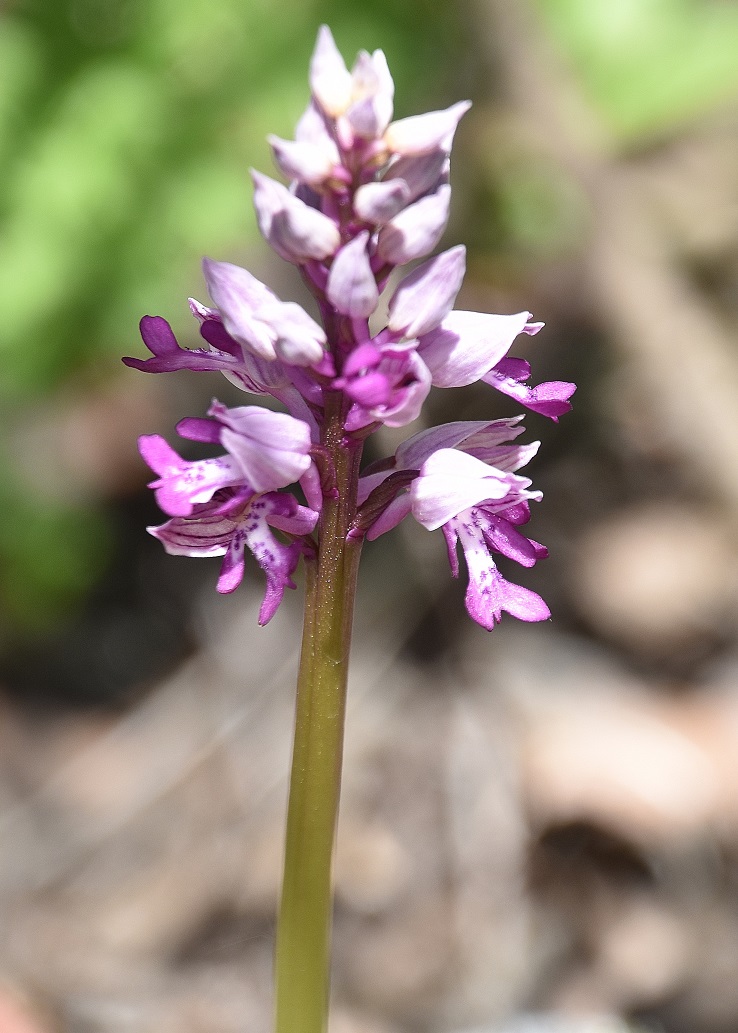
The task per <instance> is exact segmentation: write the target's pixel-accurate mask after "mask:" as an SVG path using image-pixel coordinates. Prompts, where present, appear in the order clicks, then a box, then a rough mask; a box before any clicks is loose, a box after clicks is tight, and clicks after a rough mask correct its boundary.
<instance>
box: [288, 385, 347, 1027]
mask: <svg viewBox="0 0 738 1033" xmlns="http://www.w3.org/2000/svg"><path fill="white" fill-rule="evenodd" d="M326 409H327V413H326V416H327V419H326V427H325V433H324V442H323V443H324V444H325V445H326V446H327V447H328V449H329V451H330V453H331V455H332V457H333V461H334V464H335V470H336V487H337V498H335V499H326V500H325V502H324V505H323V513H322V516H321V525H320V538H319V543H318V555H317V559H315V560H310V561H307V562H306V564H305V567H306V586H305V623H304V630H303V638H302V653H301V657H300V671H299V675H298V681H297V703H296V712H295V742H294V748H293V754H292V775H291V780H290V798H289V807H288V812H287V841H286V847H285V866H284V881H283V884H282V902H281V906H280V912H279V921H278V925H277V945H276V1033H325V1030H326V1027H327V1022H328V997H329V971H330V934H331V917H332V885H331V862H332V857H333V844H334V839H335V830H336V818H337V814H338V800H339V794H340V786H341V761H342V754H343V726H344V715H345V702H346V685H347V678H348V660H349V646H350V640H351V624H352V619H353V608H354V596H355V592H356V575H357V570H358V565H359V554H360V551H361V544H360V542H359V541H355V542H353V541H350V542H347V540H346V532H347V530H348V528H349V525H350V522H351V520H352V519H353V516H354V514H355V510H356V491H357V484H358V477H359V460H360V456H361V446H360V444H359V443H355V442H347V441H346V440H345V439H344V432H343V419H344V413H343V412H342V409H341V399H340V397H339V396H335V397H333V398H331V399H329V401H328V403H327V406H326Z"/></svg>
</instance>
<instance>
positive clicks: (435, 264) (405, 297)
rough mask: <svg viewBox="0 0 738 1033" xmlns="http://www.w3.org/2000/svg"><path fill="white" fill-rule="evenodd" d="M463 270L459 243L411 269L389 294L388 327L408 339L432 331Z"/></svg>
mask: <svg viewBox="0 0 738 1033" xmlns="http://www.w3.org/2000/svg"><path fill="white" fill-rule="evenodd" d="M465 270H466V248H465V247H464V246H463V245H462V244H459V245H457V246H456V247H452V248H450V249H449V250H448V251H442V252H441V254H440V255H436V256H435V257H434V258H430V259H428V261H427V262H423V264H422V265H419V266H418V268H417V269H413V271H412V272H411V273H410V274H409V275H408V276H406V277H405V278H404V279H403V280H401V281H400V283H399V285H398V287H397V290H396V291H395V293H394V294H393V296H392V300H391V301H390V304H389V321H388V324H387V325H388V328H389V329H390V330H391V331H392V332H394V333H402V334H403V336H405V337H408V338H411V337H420V336H421V335H422V334H427V333H429V332H430V331H431V330H434V329H435V328H436V327H437V326H438V324H439V323H440V322H441V321H442V320H443V319H445V318H446V316H447V315H448V314H449V312H450V311H451V309H452V308H453V304H454V301H455V300H456V295H457V294H458V293H459V288H460V287H461V282H462V280H463V279H464V272H465Z"/></svg>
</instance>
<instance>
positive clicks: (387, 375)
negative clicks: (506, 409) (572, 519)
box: [124, 26, 574, 628]
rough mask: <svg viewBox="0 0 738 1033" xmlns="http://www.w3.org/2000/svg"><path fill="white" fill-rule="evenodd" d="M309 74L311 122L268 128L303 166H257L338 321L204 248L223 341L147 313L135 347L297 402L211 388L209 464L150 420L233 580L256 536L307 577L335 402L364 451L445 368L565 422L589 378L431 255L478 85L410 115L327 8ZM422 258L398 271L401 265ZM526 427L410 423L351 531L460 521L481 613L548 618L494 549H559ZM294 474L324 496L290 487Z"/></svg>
mask: <svg viewBox="0 0 738 1033" xmlns="http://www.w3.org/2000/svg"><path fill="white" fill-rule="evenodd" d="M310 89H311V99H310V103H309V104H308V106H307V109H306V110H305V112H304V114H303V115H302V117H301V118H300V120H299V122H298V124H297V129H296V132H295V139H294V140H284V139H282V138H280V137H275V136H271V137H269V142H270V145H271V148H272V153H273V156H274V161H275V164H276V165H277V168H278V169H279V170H280V172H282V174H283V175H284V176H285V177H287V179H288V180H289V181H290V182H289V185H288V186H285V185H284V184H282V183H280V182H277V181H276V180H274V179H271V178H270V177H268V176H264V175H262V174H261V173H259V172H253V173H252V178H253V182H254V205H255V208H256V215H257V222H258V224H259V227H260V229H261V232H262V234H263V236H264V238H265V240H266V241H267V243H268V244H269V245H270V246H271V247H272V248H273V249H274V250H275V251H276V252H277V254H279V255H280V256H281V257H282V258H284V259H285V260H287V261H289V262H291V263H293V264H295V265H297V266H299V268H300V271H301V274H302V277H303V280H304V281H305V283H306V284H307V285H308V287H309V289H310V291H311V293H312V294H313V296H314V298H315V301H316V303H317V308H318V313H319V316H320V320H319V321H317V320H316V319H314V318H313V317H312V316H311V315H309V314H308V313H307V312H306V311H305V310H304V309H303V308H302V307H301V306H300V305H298V304H296V303H295V302H292V301H283V300H281V299H280V298H278V297H277V296H276V295H275V294H274V293H273V292H272V291H271V290H270V289H269V288H268V287H266V286H265V285H264V284H263V283H261V281H259V280H258V279H257V278H256V277H254V276H252V274H251V273H249V272H248V271H247V270H245V269H242V268H240V267H239V266H236V265H232V264H231V263H228V262H216V261H213V260H211V259H205V261H204V263H203V270H204V274H205V280H206V283H207V287H208V291H209V294H210V297H211V299H212V302H213V307H212V308H208V307H206V306H204V305H201V304H200V303H199V302H195V301H191V302H190V307H191V309H192V312H193V314H194V315H195V317H196V319H197V323H198V326H199V332H200V336H201V337H202V339H203V340H204V342H205V347H198V348H192V349H187V348H181V347H180V345H179V344H178V343H177V340H176V338H175V336H174V334H173V333H172V330H171V328H170V326H169V324H168V323H167V322H166V320H164V319H162V318H161V317H160V316H145V317H144V319H143V320H142V321H141V335H142V337H143V340H144V343H145V344H146V346H147V348H148V349H149V351H150V352H151V355H150V357H149V358H147V359H136V358H127V359H125V360H124V362H126V364H127V365H129V366H132V367H134V368H136V369H140V370H144V371H145V372H150V373H163V372H168V371H170V370H177V369H190V370H193V371H196V372H211V371H218V372H220V373H222V374H223V375H224V376H225V377H226V378H227V379H228V380H229V381H230V382H231V383H232V384H235V385H236V386H237V387H239V388H241V389H242V390H244V391H246V392H248V393H250V394H256V395H266V396H271V397H272V398H274V399H276V400H277V401H278V402H279V403H280V405H281V406H282V407H283V408H284V409H285V410H286V413H281V414H280V413H273V412H271V411H268V410H265V409H262V408H260V407H258V406H242V407H238V408H234V409H226V407H224V406H221V405H220V404H219V403H213V406H212V407H211V409H210V413H209V416H210V419H208V420H196V419H190V420H184V421H183V422H182V423H181V424H180V425H179V431H180V433H181V434H182V435H183V436H185V437H190V438H195V439H196V440H200V441H208V442H211V443H214V444H220V445H221V446H222V448H223V449H224V450H225V454H223V455H220V456H219V457H216V458H213V459H206V460H200V461H198V462H194V463H190V462H187V461H185V460H183V459H181V458H180V456H178V454H177V453H176V452H174V450H173V449H171V448H170V447H169V446H168V445H167V444H166V442H164V441H163V439H161V438H159V437H157V436H151V437H145V438H142V439H141V451H142V454H143V455H144V458H145V459H146V461H147V462H148V463H149V465H150V466H152V468H153V469H154V471H155V472H156V473H157V475H158V479H157V480H155V481H153V482H152V487H153V488H154V490H155V492H156V495H157V499H158V501H159V504H160V505H161V507H162V509H163V510H164V511H165V512H166V513H167V514H168V516H169V517H170V518H171V519H170V520H169V522H168V523H167V524H165V525H164V526H163V527H162V528H160V529H158V531H156V534H157V536H158V537H159V538H161V540H162V542H163V543H164V545H165V547H166V548H167V549H169V551H179V552H185V553H187V554H188V555H215V554H224V555H225V556H226V560H225V561H224V567H223V571H222V572H221V579H220V582H219V589H220V590H221V591H223V590H230V588H224V587H223V586H233V585H234V584H235V583H236V581H237V580H240V576H241V574H240V572H241V571H242V568H243V551H244V548H246V547H248V548H249V549H251V551H252V552H254V555H256V556H257V559H258V561H259V562H260V563H261V564H262V566H263V567H264V569H265V570H266V571H267V581H268V586H269V587H268V594H269V598H270V600H272V602H273V601H274V600H275V599H277V601H278V599H279V598H281V596H282V592H283V590H284V586H285V585H287V584H291V580H290V579H291V575H292V572H293V570H294V566H295V564H296V563H297V561H298V559H299V556H300V554H301V550H302V551H304V550H306V549H307V550H311V549H313V550H314V549H315V548H316V543H315V542H314V541H313V540H312V539H311V538H310V536H311V535H312V533H313V531H314V530H315V531H316V533H317V536H318V542H317V548H319V547H320V545H319V543H320V534H321V526H322V525H321V513H322V511H323V509H324V506H325V504H326V501H329V500H331V499H333V498H334V495H333V493H334V492H335V491H336V488H335V465H336V463H335V458H334V457H333V458H332V456H334V453H332V452H331V449H333V448H335V447H336V445H335V441H336V438H335V429H333V430H329V429H328V428H329V425H330V426H332V421H334V420H335V414H336V413H337V412H338V413H339V414H340V428H341V434H342V445H341V447H342V448H345V449H347V450H352V449H356V448H360V447H361V443H362V442H363V440H364V439H365V438H366V437H367V436H368V435H369V434H371V433H372V432H373V431H374V430H376V429H378V428H380V427H382V426H387V427H391V428H399V427H404V426H406V425H408V424H410V423H412V422H413V421H414V420H416V419H417V418H418V417H419V416H420V414H421V412H422V408H423V403H424V402H425V399H426V398H427V396H428V394H429V392H430V390H431V388H432V387H434V388H437V389H447V388H458V387H465V386H467V385H470V384H474V383H477V382H483V383H486V384H488V385H490V386H492V387H494V388H496V389H497V390H498V391H501V392H502V393H504V394H507V395H509V396H510V397H512V398H514V399H516V400H517V401H519V402H520V403H521V405H523V406H525V407H526V408H528V409H532V410H533V411H535V412H537V413H540V414H542V415H544V416H547V417H549V418H550V419H552V420H554V421H557V420H558V418H559V417H560V416H561V415H562V414H563V413H565V412H567V411H568V410H569V409H570V408H571V405H570V401H569V399H570V397H571V395H572V393H573V392H574V385H573V384H571V383H568V382H565V381H550V382H546V383H541V384H538V385H535V386H530V385H529V383H528V381H529V379H530V376H531V369H530V365H529V364H528V362H527V361H525V360H524V359H519V358H512V357H510V355H509V352H510V349H511V347H512V345H513V343H514V342H515V340H516V338H518V336H519V335H521V334H526V335H528V336H532V335H535V334H537V333H538V332H539V331H540V330H541V328H542V327H543V323H540V322H534V321H533V320H532V317H531V314H530V313H529V312H518V313H515V314H512V315H495V314H491V313H479V312H464V311H454V310H453V306H454V303H455V301H456V296H457V294H458V292H459V290H460V288H461V285H462V281H463V278H464V273H465V264H466V253H465V249H464V248H463V247H462V246H455V247H451V248H448V249H447V250H445V251H442V252H441V253H440V254H436V255H433V256H432V257H430V258H427V257H426V256H427V255H429V254H430V253H431V252H432V251H433V250H434V249H435V248H436V246H437V245H438V243H439V241H440V239H441V236H442V234H443V232H444V230H445V227H446V223H447V221H448V214H449V208H450V201H451V187H450V185H449V168H450V152H451V146H452V142H453V137H454V134H455V132H456V129H457V127H458V125H459V122H460V120H461V119H462V117H463V116H464V114H465V113H466V111H467V110H468V108H469V104H468V102H466V101H462V102H460V103H458V104H454V105H452V106H451V107H449V108H446V109H445V110H442V111H432V112H429V113H427V114H423V115H413V116H410V117H409V118H403V119H400V120H398V121H394V122H393V121H392V117H393V103H394V84H393V81H392V76H391V75H390V72H389V69H388V67H387V62H386V59H385V56H384V54H383V53H382V51H381V50H377V51H374V53H372V54H369V53H367V52H365V51H362V52H361V53H359V55H358V56H357V58H356V61H355V63H354V65H353V67H352V68H351V69H350V70H349V69H348V68H347V66H346V64H345V63H344V60H343V58H342V56H341V54H340V52H339V51H338V48H337V47H336V44H335V41H334V39H333V36H332V35H331V33H330V31H329V30H328V29H327V28H326V27H325V26H324V27H323V28H321V30H320V32H319V34H318V39H317V42H316V46H315V50H314V52H313V56H312V60H311V65H310ZM419 258H420V259H424V261H423V262H422V263H421V264H420V265H418V266H417V267H416V268H414V269H412V270H411V271H410V272H408V273H406V275H405V276H404V277H402V278H401V279H400V280H399V283H397V286H396V287H394V288H388V283H389V282H390V274H391V273H392V272H393V270H394V269H395V268H397V267H398V266H401V265H404V264H405V263H407V262H412V261H415V260H416V259H419ZM392 282H393V283H394V282H396V281H395V280H393V281H392ZM386 295H389V297H387V296H386ZM383 303H384V306H385V310H386V312H387V316H386V319H385V321H384V324H385V325H383V326H382V325H381V324H380V327H379V328H378V327H377V313H378V311H379V310H380V308H381V306H382V305H383ZM370 323H371V329H370ZM522 430H523V428H522V425H521V423H520V418H517V419H513V420H496V421H492V422H488V423H476V422H475V423H452V424H449V425H448V426H446V427H437V428H429V429H428V430H424V431H421V432H420V434H416V435H414V436H413V437H411V438H409V439H408V440H407V441H406V442H404V443H403V444H401V445H400V446H399V448H398V449H397V451H396V453H395V455H394V456H393V457H392V458H390V459H388V460H385V461H384V462H382V463H380V464H379V466H378V467H374V468H370V469H369V470H367V471H365V472H364V474H363V475H362V477H361V479H360V481H359V483H358V485H357V486H356V489H355V490H356V498H355V499H353V500H350V501H349V503H348V506H349V509H350V510H352V511H353V518H352V519H351V521H350V526H349V527H348V532H347V533H348V538H349V539H350V540H356V539H357V538H361V537H364V536H365V537H367V538H368V539H370V540H371V539H373V538H376V537H378V536H379V535H380V534H383V533H385V532H386V531H388V530H390V529H391V528H392V527H394V526H396V524H397V523H399V521H400V520H402V519H403V518H404V517H406V516H408V515H411V514H412V515H413V516H414V517H415V519H416V520H418V521H419V522H420V523H421V524H422V525H423V526H425V527H426V528H429V529H435V528H441V529H442V530H443V533H444V534H445V535H446V539H447V542H448V544H449V556H450V558H451V566H452V571H453V572H454V573H457V572H458V560H457V559H456V547H457V545H458V544H459V543H460V544H461V546H462V548H463V550H464V554H465V556H466V560H467V567H468V570H469V576H470V582H469V591H468V594H467V609H468V610H469V612H470V614H471V615H472V616H473V617H474V619H475V620H477V621H478V623H480V624H481V625H482V626H483V627H487V628H490V627H492V626H493V625H494V624H495V623H496V622H497V621H499V619H500V615H501V613H502V612H503V611H506V612H509V613H513V614H514V615H515V616H518V617H520V618H521V619H523V620H542V619H544V618H545V617H546V616H548V610H547V609H546V607H545V604H544V603H542V601H541V600H540V599H539V598H538V596H536V595H535V594H534V593H531V592H528V591H527V590H526V589H522V588H518V587H517V586H515V585H511V584H510V583H509V582H507V581H505V580H504V578H502V575H501V574H500V573H499V571H498V570H497V567H496V566H495V563H494V562H493V560H492V555H493V554H495V555H501V556H503V557H506V558H508V559H513V560H516V561H517V562H518V563H520V564H522V565H523V566H530V565H531V564H532V563H534V562H535V561H536V560H537V559H539V558H541V557H542V556H543V555H545V550H544V549H543V547H542V546H539V545H537V544H536V543H535V542H533V541H532V539H528V538H526V537H525V536H524V535H523V534H522V533H521V532H520V531H519V530H518V528H519V526H520V525H521V524H522V523H524V522H525V521H526V520H527V519H528V518H529V515H530V509H529V503H530V501H531V500H538V499H539V498H540V493H538V492H535V491H532V490H531V489H530V482H529V481H528V480H527V479H526V478H524V477H521V476H520V475H519V474H517V473H516V471H517V470H518V469H519V468H520V467H522V466H524V465H525V463H526V462H528V460H529V459H530V458H531V456H532V455H533V454H534V453H535V451H536V449H537V447H538V445H537V443H536V444H532V445H519V444H518V443H517V442H515V438H516V437H517V436H518V435H519V434H521V433H522ZM331 442H332V443H333V444H330V443H331ZM296 483H299V485H300V487H301V489H302V491H303V493H304V495H305V500H306V502H307V506H301V505H300V504H299V503H298V502H297V501H295V499H294V497H293V496H292V495H291V494H287V495H285V494H282V493H281V492H282V490H283V489H284V488H286V487H288V486H289V485H293V484H296ZM296 507H297V508H296ZM441 516H442V517H443V518H442V519H441ZM280 521H281V523H280ZM270 528H271V530H270ZM274 530H276V531H277V532H278V533H282V534H283V535H287V540H286V541H280V539H279V538H276V537H275V536H274V533H273V532H274ZM213 550H215V551H213ZM275 586H276V587H275ZM280 586H281V587H280ZM270 606H271V603H270ZM267 610H269V607H267ZM270 612H273V610H272V611H270Z"/></svg>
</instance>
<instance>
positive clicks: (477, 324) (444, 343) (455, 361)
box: [418, 312, 542, 387]
mask: <svg viewBox="0 0 738 1033" xmlns="http://www.w3.org/2000/svg"><path fill="white" fill-rule="evenodd" d="M541 325H542V324H538V323H534V324H531V323H530V312H518V313H516V314H515V315H510V316H498V315H493V314H491V313H486V312H450V313H449V314H448V315H447V316H446V318H445V319H444V320H443V322H442V323H441V325H440V326H438V327H436V328H435V329H433V330H431V331H430V332H429V333H427V334H424V335H423V336H422V337H421V338H420V340H419V343H418V351H419V352H420V354H421V355H422V356H423V359H424V360H425V362H426V364H427V366H428V368H429V369H430V371H431V374H432V376H433V384H434V386H435V387H466V386H467V385H468V384H474V383H476V382H477V381H478V380H479V379H481V378H482V377H483V376H484V375H485V374H486V373H488V372H489V371H490V370H491V369H492V367H493V366H495V365H496V364H497V363H498V362H499V361H500V360H501V359H503V358H504V357H505V356H506V355H507V353H508V351H509V350H510V348H511V346H512V343H513V341H514V340H515V338H516V337H517V336H518V334H520V333H522V332H523V331H526V332H527V333H531V332H537V330H539V329H540V326H541ZM531 327H532V328H534V329H533V330H531V329H529V328H531Z"/></svg>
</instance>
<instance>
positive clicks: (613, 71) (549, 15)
mask: <svg viewBox="0 0 738 1033" xmlns="http://www.w3.org/2000/svg"><path fill="white" fill-rule="evenodd" d="M537 3H538V7H539V8H540V10H541V12H542V14H543V17H544V19H545V22H546V24H547V26H548V28H549V31H550V33H551V35H552V37H553V38H554V40H555V41H556V43H557V44H558V45H559V46H560V47H561V48H562V49H563V50H564V52H565V53H566V54H567V55H568V57H569V59H570V60H571V63H572V65H573V67H574V68H575V70H576V72H577V74H578V76H579V78H580V80H581V84H582V87H583V89H584V91H585V92H586V94H587V95H588V96H589V97H590V99H591V100H592V101H593V102H594V103H595V105H596V106H597V107H598V108H599V110H600V112H601V113H602V115H603V116H604V118H605V120H606V122H607V123H608V124H609V126H610V128H611V129H612V130H613V132H614V133H615V134H616V135H617V136H618V137H619V138H621V139H623V140H625V141H626V142H627V141H631V140H634V139H637V138H644V137H648V136H652V135H656V136H660V135H663V134H664V133H666V132H669V131H671V130H673V129H674V128H675V127H677V126H679V125H680V124H683V123H684V122H685V121H687V120H689V119H692V118H695V117H696V116H698V115H700V114H702V113H704V112H705V111H707V110H709V109H710V108H712V107H713V106H714V105H716V104H719V103H721V102H724V101H726V100H727V99H728V98H730V97H731V96H734V95H735V94H736V91H738V59H736V55H737V54H738V7H736V6H735V5H734V4H730V3H704V2H697V0H618V2H617V3H614V2H612V0H537Z"/></svg>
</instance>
